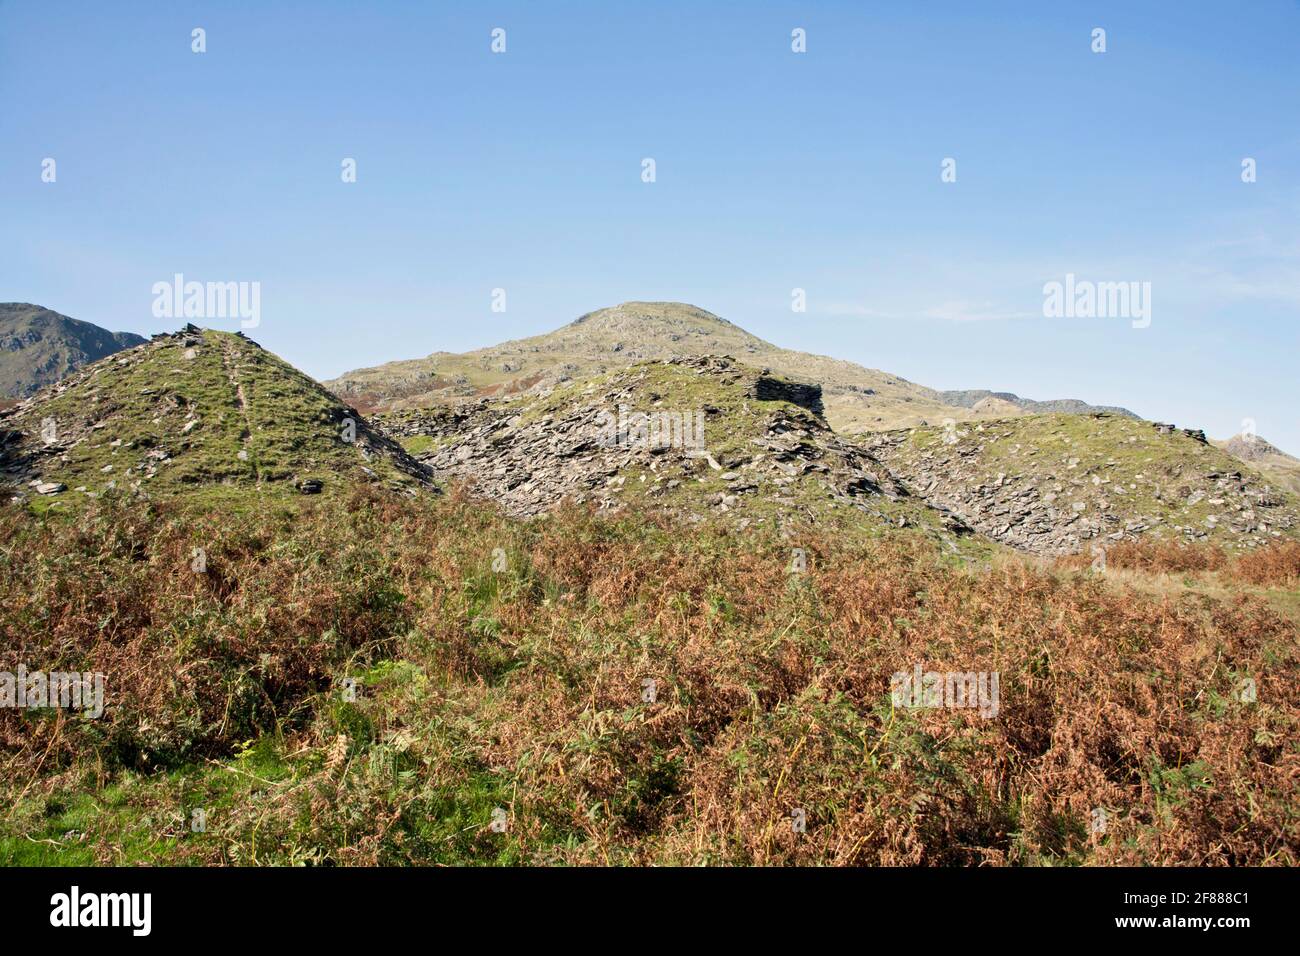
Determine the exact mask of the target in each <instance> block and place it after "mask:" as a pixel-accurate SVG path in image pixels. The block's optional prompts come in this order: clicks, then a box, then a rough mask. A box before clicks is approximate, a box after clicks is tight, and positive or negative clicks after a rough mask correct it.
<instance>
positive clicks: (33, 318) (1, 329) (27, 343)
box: [0, 302, 144, 398]
mask: <svg viewBox="0 0 1300 956" xmlns="http://www.w3.org/2000/svg"><path fill="white" fill-rule="evenodd" d="M142 342H144V338H143V337H141V336H139V335H136V334H134V333H132V332H109V331H108V330H107V329H101V328H100V327H99V326H97V325H92V324H91V323H89V322H82V321H81V320H79V319H71V318H68V316H66V315H60V314H59V313H58V312H54V311H52V310H50V309H46V308H42V307H41V306H39V305H31V304H29V303H26V302H0V396H8V397H12V398H26V397H27V396H29V395H32V394H34V393H35V392H37V391H39V390H40V389H42V388H44V387H45V386H46V385H53V384H54V383H55V382H57V381H59V380H60V379H62V378H64V377H66V376H67V375H68V374H69V373H70V372H73V371H74V370H76V369H78V368H81V366H83V365H86V364H88V363H90V362H95V361H98V360H99V359H101V358H104V357H105V356H106V355H112V354H113V353H114V352H120V351H121V350H122V349H125V348H131V347H132V346H135V345H139V344H141V343H142Z"/></svg>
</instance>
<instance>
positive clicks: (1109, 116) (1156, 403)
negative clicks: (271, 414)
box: [0, 0, 1300, 452]
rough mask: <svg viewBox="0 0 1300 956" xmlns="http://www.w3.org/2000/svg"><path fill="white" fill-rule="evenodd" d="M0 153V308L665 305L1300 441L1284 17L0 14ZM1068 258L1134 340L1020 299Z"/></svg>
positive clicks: (766, 12) (680, 9) (476, 309)
mask: <svg viewBox="0 0 1300 956" xmlns="http://www.w3.org/2000/svg"><path fill="white" fill-rule="evenodd" d="M196 26H197V27H203V28H204V29H206V31H207V46H208V50H207V52H206V53H204V54H201V55H200V54H194V53H192V52H191V49H190V31H191V29H192V28H194V27H196ZM494 27H503V28H504V29H505V30H506V31H507V34H506V36H507V52H506V53H505V54H504V55H493V54H492V53H491V52H490V49H489V44H490V31H491V30H492V28H494ZM794 27H803V28H805V29H806V30H807V36H808V52H807V53H806V54H802V55H797V54H794V53H792V52H791V50H790V31H791V30H792V29H793V28H794ZM1094 27H1103V28H1105V29H1106V31H1107V47H1108V49H1107V52H1106V53H1104V54H1095V53H1093V52H1092V51H1091V49H1090V43H1091V37H1090V34H1091V31H1092V29H1093V28H1094ZM0 143H3V147H4V148H3V149H2V150H0V300H6V301H13V300H16V301H30V302H36V303H40V304H42V305H46V306H49V307H50V308H53V309H56V310H58V311H60V312H63V313H66V314H68V315H71V316H74V317H77V318H83V319H87V320H89V321H92V322H96V323H98V324H101V325H104V326H107V327H109V328H112V329H129V330H134V331H138V332H141V333H149V332H154V331H160V330H162V329H163V328H164V327H173V326H175V325H176V324H178V323H175V322H170V321H166V320H159V319H155V318H154V317H153V315H152V312H151V305H152V301H153V297H152V293H151V287H152V285H153V283H155V282H158V281H160V280H168V279H170V277H171V276H172V275H173V273H176V272H181V273H184V274H185V276H186V277H187V278H189V279H197V280H200V281H208V280H213V281H258V282H260V283H261V286H262V322H261V326H260V328H258V329H256V330H254V331H253V332H252V333H251V334H252V337H253V338H255V339H256V340H257V341H259V342H261V343H262V344H263V345H265V346H267V347H268V348H270V349H272V350H273V351H275V352H277V353H278V354H280V355H282V356H283V357H285V358H286V359H288V360H289V361H291V362H293V363H294V364H296V365H297V366H299V367H300V368H302V369H304V370H305V371H307V372H309V373H311V374H313V375H315V376H317V377H320V378H326V377H329V376H332V375H335V374H338V373H339V372H342V371H344V370H346V369H349V368H355V367H359V366H364V365H371V364H375V363H379V362H382V361H386V360H389V359H395V358H410V357H416V356H421V355H425V354H427V353H429V352H431V351H435V350H439V349H446V350H451V351H462V350H465V349H470V348H475V347H478V346H482V345H488V344H492V343H495V342H498V341H501V340H504V339H507V338H513V337H518V336H523V335H530V334H534V333H538V332H542V331H546V330H549V329H551V328H554V327H556V326H559V325H561V324H563V323H564V322H567V321H569V320H571V319H572V318H574V317H576V316H577V315H579V314H581V313H583V312H587V311H590V310H592V309H595V308H599V307H601V306H604V305H610V304H613V303H616V302H620V301H623V300H627V299H677V300H683V301H688V302H692V303H695V304H697V305H700V306H702V307H704V308H706V309H709V310H711V311H713V312H716V313H718V314H720V315H722V316H724V317H726V318H729V319H731V320H733V321H735V322H737V323H739V324H741V325H743V326H745V327H746V328H748V329H749V330H751V331H753V332H754V333H756V334H758V335H760V336H762V337H764V338H766V339H769V340H771V341H773V342H776V343H778V344H780V345H785V346H789V347H793V348H800V349H805V350H808V351H813V352H821V353H826V354H832V355H835V356H839V357H843V358H847V359H852V360H854V361H857V362H861V363H863V364H865V365H869V366H872V367H876V368H883V369H887V370H889V371H892V372H896V373H898V374H900V375H903V376H905V377H907V378H910V379H913V380H915V381H918V382H922V383H924V384H927V385H931V386H935V387H939V388H978V387H988V388H996V389H1006V390H1011V391H1015V392H1019V393H1020V394H1023V395H1027V396H1030V397H1036V398H1051V397H1066V396H1069V397H1077V398H1083V399H1086V400H1089V401H1093V402H1099V403H1115V404H1122V405H1127V406H1129V407H1131V408H1133V409H1135V410H1136V411H1138V412H1140V413H1141V414H1143V415H1145V416H1147V417H1150V418H1157V419H1162V420H1168V421H1174V422H1176V423H1178V424H1180V425H1188V426H1192V425H1194V426H1198V427H1204V428H1206V429H1207V430H1208V431H1209V432H1210V433H1211V434H1213V435H1216V436H1226V435H1228V434H1231V433H1234V432H1236V431H1237V430H1238V429H1239V428H1240V425H1241V421H1242V419H1244V418H1253V419H1255V421H1256V423H1257V426H1258V429H1259V433H1260V434H1262V435H1264V436H1266V437H1269V438H1271V439H1272V440H1274V441H1276V442H1278V443H1279V444H1281V445H1282V446H1283V447H1285V448H1288V449H1289V450H1291V451H1292V452H1300V410H1298V408H1297V396H1298V393H1300V388H1298V387H1297V375H1296V357H1297V353H1298V349H1297V346H1298V345H1300V322H1298V319H1300V4H1297V3H1296V2H1294V0H1252V2H1250V3H1227V2H1225V3H1200V2H1177V3H1175V2H1161V3H1157V2H1148V3H1132V2H1124V3H1066V2H1051V3H1046V2H1032V3H1031V2H1025V3H1014V4H1013V3H978V4H977V3H967V2H961V3H958V2H953V3H935V2H927V3H902V2H895V3H849V2H843V3H835V2H817V3H812V2H808V3H801V4H800V3H745V4H741V3H708V2H703V0H695V2H681V3H676V2H673V3H651V2H638V3H632V2H618V0H604V2H591V3H542V2H536V0H534V2H529V3H517V4H516V3H469V2H464V3H434V2H420V3H396V2H387V3H374V4H359V3H346V4H345V3H316V2H313V3H306V2H303V3H276V2H269V0H263V2H257V3H244V2H229V0H222V2H219V3H218V2H208V3H185V2H168V3H149V4H144V3H139V4H136V3H118V2H114V3H111V4H110V3H103V2H94V3H90V2H87V3H64V2H59V0H41V2H15V0H0ZM45 157H53V158H55V159H56V161H57V164H58V166H57V171H58V179H57V182H56V183H53V184H49V183H42V182H41V178H40V173H41V161H42V159H43V158H45ZM345 157H354V158H355V159H356V160H357V163H358V182H357V183H355V184H344V183H343V182H341V180H340V163H341V161H342V160H343V158H345ZM643 157H653V158H654V159H655V160H656V163H657V173H658V181H657V182H655V183H653V184H646V183H643V182H642V181H641V177H640V172H641V160H642V158H643ZM945 157H953V158H955V159H956V160H957V164H958V165H957V172H958V177H957V182H956V183H951V184H944V183H941V182H940V177H939V172H940V163H941V161H942V160H943V159H944V158H945ZM1243 157H1253V158H1255V159H1256V160H1257V163H1258V182H1256V183H1253V184H1245V183H1242V182H1241V176H1240V171H1241V160H1242V158H1243ZM1067 272H1073V273H1075V274H1076V275H1078V276H1079V277H1080V278H1085V279H1091V280H1094V281H1130V280H1131V281H1149V282H1151V283H1152V321H1151V325H1150V327H1149V328H1145V329H1134V328H1132V327H1131V324H1130V322H1128V321H1127V320H1124V319H1077V318H1076V319H1045V318H1043V316H1042V304H1043V295H1042V287H1043V284H1044V283H1045V282H1048V281H1051V280H1053V279H1061V278H1062V277H1063V276H1064V275H1065V273H1067ZM494 287H503V288H505V289H506V290H507V295H508V300H507V301H508V311H507V312H506V313H504V314H501V313H494V312H492V311H491V310H490V304H491V299H490V296H491V290H492V289H493V288H494ZM794 287H801V288H804V289H806V290H807V295H808V311H807V313H806V314H803V315H798V314H794V313H792V312H791V309H790V290H791V289H792V288H794ZM207 324H213V325H218V323H215V322H213V323H207ZM227 325H228V326H229V327H230V328H235V327H237V325H238V323H237V322H234V321H231V322H228V323H227Z"/></svg>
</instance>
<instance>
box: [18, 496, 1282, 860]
mask: <svg viewBox="0 0 1300 956" xmlns="http://www.w3.org/2000/svg"><path fill="white" fill-rule="evenodd" d="M0 527H2V529H3V540H4V542H5V544H4V546H3V550H2V551H0V575H2V576H0V580H3V581H4V582H5V585H4V591H5V593H4V594H3V596H2V599H0V642H2V643H0V670H3V669H9V670H12V669H13V667H14V666H15V665H16V664H17V663H19V662H23V663H26V664H27V666H28V667H44V668H46V669H56V667H59V668H71V667H79V668H80V669H83V670H100V671H103V672H105V673H106V674H107V675H108V682H109V688H110V690H109V710H108V713H107V714H106V716H105V718H104V719H103V720H101V721H98V722H91V721H84V720H75V719H65V718H63V717H61V716H60V715H59V714H57V713H54V712H43V713H33V712H22V711H0V747H2V748H3V751H0V761H3V764H2V765H3V767H4V771H3V778H4V779H5V780H6V781H7V783H6V784H5V785H4V786H3V787H0V800H2V801H3V802H0V819H8V820H9V821H10V824H9V825H10V826H11V827H14V828H15V829H17V828H22V827H26V828H28V829H31V828H34V827H37V826H39V825H41V822H42V820H43V819H44V817H43V815H45V816H48V815H49V814H50V813H51V811H50V810H49V808H48V807H49V801H50V800H53V799H55V796H56V795H57V794H59V793H60V792H85V793H89V794H92V795H96V794H102V793H103V792H104V788H111V787H115V786H117V787H125V786H126V784H124V783H123V782H122V781H123V780H128V779H129V780H131V781H134V782H133V783H132V784H131V787H130V788H129V790H128V792H129V794H130V796H129V797H123V798H121V802H120V803H119V804H118V806H119V809H118V810H116V811H114V813H113V814H108V815H105V814H100V815H98V816H95V817H94V818H93V820H92V821H91V822H89V823H87V824H85V834H84V836H81V837H78V844H79V845H80V846H84V847H86V848H87V851H88V852H93V854H94V858H95V859H98V860H102V861H108V860H118V859H119V857H118V856H115V855H114V853H115V851H114V850H112V849H111V847H112V844H113V841H114V839H115V838H116V837H115V834H117V833H119V832H120V828H122V827H124V826H125V825H126V824H125V823H124V822H123V821H137V820H138V819H139V818H140V817H142V816H146V815H147V816H148V818H149V819H151V820H154V821H157V820H159V819H162V818H163V817H165V816H166V811H167V808H168V807H172V808H173V810H172V812H173V813H174V808H175V807H176V806H177V805H178V804H179V803H181V802H187V801H188V803H189V804H192V803H193V802H194V801H195V800H204V801H208V802H209V803H210V804H211V805H212V806H214V807H218V809H216V810H214V812H213V813H212V816H211V823H210V829H209V832H208V833H206V834H204V835H202V836H201V837H195V838H190V837H185V838H182V837H181V836H179V835H178V834H177V833H173V832H172V831H168V833H169V834H170V835H169V836H168V838H167V840H166V841H164V842H163V843H162V844H161V845H162V846H163V847H164V849H154V850H151V851H149V853H150V854H152V855H149V854H145V856H144V857H143V858H144V859H147V860H150V861H162V862H175V861H178V860H185V861H194V862H257V863H293V862H306V863H313V864H321V863H335V864H374V863H440V862H450V863H478V862H498V863H500V862H532V863H574V864H588V863H612V864H649V863H658V864H674V863H676V864H688V863H716V864H764V865H766V864H835V865H873V864H920V865H984V864H1043V863H1084V862H1086V863H1093V864H1144V863H1177V864H1234V865H1235V864H1263V863H1287V864H1291V863H1295V862H1296V860H1297V857H1298V856H1300V819H1298V816H1300V810H1298V809H1297V802H1296V797H1295V793H1296V785H1297V782H1298V781H1297V776H1298V774H1300V754H1298V753H1297V740H1300V733H1297V730H1298V729H1300V728H1298V727H1297V722H1298V719H1300V704H1298V702H1297V695H1296V692H1295V687H1296V686H1297V679H1298V678H1300V646H1298V645H1297V640H1296V633H1295V627H1294V625H1293V624H1292V623H1290V622H1289V621H1287V620H1286V619H1284V618H1283V617H1281V616H1279V615H1278V614H1276V613H1275V612H1273V611H1271V610H1270V609H1269V608H1268V607H1267V605H1266V604H1265V603H1264V602H1263V601H1261V600H1258V599H1254V598H1250V597H1245V596H1243V597H1234V598H1233V599H1231V600H1226V601H1216V600H1212V599H1209V598H1206V597H1203V596H1198V595H1194V594H1179V595H1164V596H1159V595H1149V594H1144V593H1140V592H1138V591H1136V590H1134V589H1130V588H1125V587H1118V586H1115V585H1114V584H1112V583H1108V582H1107V581H1106V580H1105V579H1104V578H1103V577H1100V576H1097V575H1094V574H1090V573H1087V572H1082V571H1070V570H1067V571H1065V572H1062V571H1061V570H1059V569H1052V568H1043V569H1040V568H1035V567H1033V566H1031V565H1030V564H1027V563H1022V562H1019V561H1010V562H1005V563H1002V564H1000V565H998V566H995V567H993V568H991V569H987V570H978V569H970V568H958V567H952V566H948V565H946V564H945V563H943V562H941V561H940V560H939V559H938V558H937V557H936V556H935V555H934V554H933V553H931V552H929V551H926V550H924V549H923V548H922V547H921V546H920V545H905V544H902V543H892V542H889V541H885V542H879V543H875V544H871V545H859V544H850V543H848V542H846V541H845V540H843V539H841V538H829V537H819V536H817V535H816V534H813V533H810V534H807V535H804V536H801V537H799V538H798V539H796V540H794V541H782V540H780V539H778V538H776V537H775V536H774V535H772V536H768V537H764V536H762V535H755V534H754V533H753V532H752V531H751V532H749V533H737V532H734V531H728V530H726V529H723V528H702V529H691V531H690V532H689V533H684V530H683V529H682V528H680V527H674V526H671V525H668V524H659V523H654V522H652V521H649V520H646V519H638V518H634V517H623V518H617V519H606V518H599V517H596V516H593V515H591V514H589V513H587V512H584V511H579V510H576V509H574V510H567V511H564V512H562V513H560V514H557V515H555V516H553V517H551V518H548V519H546V520H543V521H539V522H536V523H533V524H520V523H514V522H509V521H506V520H504V519H502V518H500V517H499V516H498V515H497V514H496V513H495V512H493V511H492V510H490V509H489V508H487V507H485V506H482V505H477V504H474V503H471V502H469V501H467V500H465V499H463V498H461V497H459V496H452V497H451V498H450V500H447V501H444V502H439V503H431V504H424V503H411V502H398V501H394V500H389V499H385V498H380V497H373V496H367V495H358V496H357V497H355V498H354V499H352V500H351V501H350V502H348V503H347V506H346V507H339V506H336V505H333V504H331V503H329V502H321V503H319V505H317V506H311V505H309V506H308V507H307V510H306V511H304V512H303V513H302V514H301V515H299V516H298V517H296V518H293V519H290V518H289V517H287V516H284V515H275V514H262V515H251V516H247V517H243V518H239V519H224V518H223V519H219V518H218V517H216V516H212V517H208V518H205V519H203V520H199V521H197V522H196V521H194V520H193V519H191V518H187V517H185V516H183V515H181V514H178V513H169V512H167V511H165V510H156V511H147V512H146V511H141V510H138V509H117V508H115V507H114V506H111V505H106V506H105V509H104V510H100V511H97V512H93V513H90V514H87V515H85V516H83V517H82V518H80V519H78V520H77V521H76V522H75V523H65V524H59V523H49V522H41V523H38V522H37V521H35V520H34V519H31V518H30V517H27V516H24V515H21V514H17V513H14V512H12V511H6V512H0ZM794 546H797V547H802V548H804V549H806V551H807V554H808V568H807V571H806V572H805V573H803V574H791V573H789V565H790V549H791V547H794ZM194 547H204V548H205V549H206V550H207V554H208V572H207V573H206V574H195V573H194V572H193V571H191V570H190V556H191V551H192V549H193V548H194ZM495 549H500V550H499V551H498V552H496V556H497V557H498V559H504V567H501V562H500V560H498V563H497V567H498V568H500V570H494V568H493V561H494V550H495ZM1117 550H1118V549H1117ZM1119 553H1120V554H1121V555H1125V554H1126V553H1125V552H1122V551H1120V552H1119ZM1113 554H1114V552H1112V555H1113ZM1251 557H1252V558H1254V559H1256V560H1255V561H1254V562H1253V563H1252V562H1248V560H1247V559H1246V558H1242V559H1238V560H1237V562H1236V563H1235V564H1233V565H1232V566H1231V570H1230V572H1229V573H1236V574H1240V575H1242V576H1243V579H1247V578H1248V576H1253V577H1249V578H1248V579H1250V580H1252V581H1253V582H1254V583H1257V584H1258V583H1260V582H1263V581H1268V582H1287V581H1291V582H1293V581H1294V579H1295V569H1296V552H1295V551H1294V550H1286V549H1278V551H1277V553H1276V554H1272V553H1269V554H1260V555H1252V556H1251ZM1130 559H1131V560H1135V561H1166V562H1172V563H1177V564H1179V566H1180V567H1182V568H1184V569H1186V568H1188V567H1192V566H1195V568H1196V569H1197V570H1201V569H1205V568H1211V567H1219V568H1223V567H1224V565H1223V564H1222V561H1223V559H1222V556H1214V555H1211V554H1204V555H1192V554H1189V553H1184V552H1181V551H1180V552H1179V553H1177V554H1166V555H1165V556H1164V557H1160V558H1151V557H1150V556H1149V555H1146V554H1143V555H1136V554H1134V555H1132V556H1124V557H1121V558H1119V560H1120V561H1121V562H1123V561H1128V560H1130ZM1111 560H1112V562H1114V561H1115V560H1116V559H1115V558H1114V557H1113V556H1112V558H1111ZM1216 562H1217V563H1216ZM917 663H919V664H921V665H922V666H923V668H924V669H926V670H935V671H961V672H969V671H996V672H998V674H999V675H1000V691H1001V696H1000V707H999V712H998V714H997V716H996V717H994V718H991V719H985V718H983V717H981V716H980V715H979V714H978V713H977V712H976V711H973V710H949V709H920V710H907V709H903V708H895V707H894V706H893V705H892V703H891V698H890V676H891V675H892V674H893V673H895V672H897V671H911V670H912V668H913V666H914V665H915V664H917ZM344 675H353V676H358V677H361V678H362V679H363V681H364V686H365V693H364V694H363V696H362V698H361V699H360V700H359V701H357V702H356V703H346V702H343V701H341V700H340V697H339V694H338V691H337V681H338V679H339V678H341V677H342V676H344ZM1247 679H1250V680H1253V681H1254V686H1255V689H1256V698H1255V699H1254V700H1253V701H1252V700H1250V699H1249V698H1248V697H1247V696H1246V695H1243V694H1242V693H1241V688H1242V687H1243V682H1244V681H1246V680H1247ZM647 680H653V681H655V682H656V685H655V686H656V691H657V693H656V696H655V700H654V701H653V702H647V701H645V700H644V699H643V692H644V689H645V683H644V682H645V681H647ZM250 748H251V749H250ZM257 748H264V752H263V757H264V758H265V760H266V761H267V766H266V767H262V768H261V769H250V768H252V767H253V765H252V764H250V763H249V762H248V761H250V760H252V759H253V757H251V756H250V753H252V750H256V749H257ZM258 759H262V758H258ZM209 761H215V763H211V762H209ZM258 766H259V767H260V766H261V765H258ZM163 771H167V772H163ZM247 777H251V778H253V779H252V782H250V781H249V780H247V779H245V778H247ZM232 779H238V780H240V781H243V785H244V786H246V787H247V788H248V789H247V790H241V791H239V792H238V793H237V794H234V795H232V794H231V792H230V791H229V786H230V785H231V784H230V781H231V780H232ZM178 781H179V782H178ZM42 801H45V802H44V803H42ZM496 807H500V808H502V809H503V810H505V811H506V812H507V814H508V827H507V830H506V832H504V833H497V832H493V831H492V830H491V828H490V827H489V826H488V824H489V822H490V819H491V812H492V810H493V809H494V808H496ZM1096 808H1104V809H1105V810H1106V814H1107V826H1106V829H1105V832H1104V833H1091V832H1090V831H1089V828H1088V824H1089V821H1090V820H1091V819H1093V811H1094V810H1095V809H1096ZM796 809H798V810H802V811H803V812H804V814H805V816H806V820H807V829H806V832H804V833H796V832H794V828H793V827H792V826H791V813H792V811H794V810H796ZM156 825H157V824H156V823H155V826H156ZM114 827H117V828H118V829H117V830H115V829H114ZM173 829H178V828H176V827H175V826H174V825H173Z"/></svg>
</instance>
